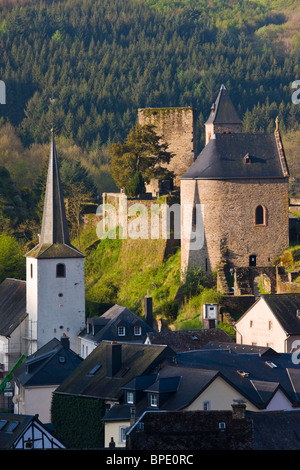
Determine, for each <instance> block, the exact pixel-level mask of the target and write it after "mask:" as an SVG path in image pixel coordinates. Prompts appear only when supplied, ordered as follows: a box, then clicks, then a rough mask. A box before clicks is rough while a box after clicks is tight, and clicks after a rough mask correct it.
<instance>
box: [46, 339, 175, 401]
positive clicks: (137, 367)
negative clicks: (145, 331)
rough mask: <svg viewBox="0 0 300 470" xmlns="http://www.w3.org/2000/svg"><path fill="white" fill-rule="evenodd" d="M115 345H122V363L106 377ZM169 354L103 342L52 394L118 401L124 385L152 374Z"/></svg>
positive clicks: (165, 349)
mask: <svg viewBox="0 0 300 470" xmlns="http://www.w3.org/2000/svg"><path fill="white" fill-rule="evenodd" d="M114 345H121V362H120V367H119V368H118V370H117V371H116V373H115V374H114V375H113V377H109V373H108V365H107V359H108V357H109V355H110V351H111V348H112V347H114ZM172 354H174V352H173V351H172V350H171V349H170V348H169V347H167V346H159V345H155V346H151V345H143V344H134V343H117V342H109V341H102V342H101V343H100V344H99V345H98V346H97V347H96V348H95V349H94V350H93V351H92V352H91V354H89V355H88V356H87V357H86V359H84V361H83V362H82V363H81V364H80V365H79V366H78V367H77V368H76V369H75V370H74V372H73V373H72V374H70V375H69V377H68V378H67V379H66V380H65V381H64V382H63V383H62V384H61V385H60V386H59V387H58V388H57V389H56V391H55V392H54V393H58V394H68V395H76V396H78V395H80V396H84V397H93V398H100V399H104V400H105V399H109V400H118V399H119V398H120V396H122V394H123V391H122V390H121V388H122V387H123V386H124V385H125V384H126V383H128V382H130V381H131V380H132V379H134V378H135V377H136V376H141V375H147V374H149V373H151V371H152V370H153V369H154V368H155V367H156V366H158V364H160V363H161V362H162V361H163V360H164V359H165V358H166V357H167V356H170V355H172Z"/></svg>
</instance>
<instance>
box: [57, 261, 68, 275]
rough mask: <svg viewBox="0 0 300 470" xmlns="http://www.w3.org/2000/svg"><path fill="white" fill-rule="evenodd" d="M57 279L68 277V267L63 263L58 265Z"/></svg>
mask: <svg viewBox="0 0 300 470" xmlns="http://www.w3.org/2000/svg"><path fill="white" fill-rule="evenodd" d="M56 277H66V266H65V265H64V264H62V263H59V264H57V265H56Z"/></svg>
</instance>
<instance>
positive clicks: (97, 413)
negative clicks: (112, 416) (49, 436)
mask: <svg viewBox="0 0 300 470" xmlns="http://www.w3.org/2000/svg"><path fill="white" fill-rule="evenodd" d="M104 412H105V406H104V402H103V401H102V400H99V399H94V398H82V397H76V396H69V395H59V394H54V395H53V398H52V405H51V422H52V424H53V426H54V429H55V432H56V435H57V437H58V438H59V439H61V441H62V442H63V443H64V444H65V446H66V447H67V448H68V449H99V448H103V447H104V424H103V421H102V418H103V416H104Z"/></svg>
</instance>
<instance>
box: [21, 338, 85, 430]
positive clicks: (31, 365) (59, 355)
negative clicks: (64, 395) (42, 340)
mask: <svg viewBox="0 0 300 470" xmlns="http://www.w3.org/2000/svg"><path fill="white" fill-rule="evenodd" d="M82 360H83V359H82V358H81V357H80V356H79V355H78V354H76V353H74V352H73V351H72V350H71V349H70V341H69V338H68V337H67V336H63V337H62V338H61V340H60V341H59V340H58V339H56V338H53V339H52V340H51V341H49V342H48V343H47V344H45V345H44V346H42V347H41V348H40V349H39V350H38V351H36V352H35V353H34V354H32V355H31V356H29V357H28V358H27V359H26V360H25V361H24V362H23V363H22V364H21V365H20V366H19V367H18V368H17V369H16V370H15V372H14V373H13V378H14V382H15V393H14V397H13V402H14V411H15V413H17V414H24V415H26V414H29V415H31V414H33V413H38V414H39V416H40V418H41V420H42V421H43V422H44V423H49V422H50V421H51V417H50V408H51V400H52V393H53V392H54V390H55V389H56V388H57V387H58V386H59V385H60V384H61V383H62V382H63V381H64V380H65V379H66V378H67V377H68V376H69V374H71V373H72V372H73V371H74V370H75V369H76V368H77V367H78V366H79V364H80V363H81V362H82Z"/></svg>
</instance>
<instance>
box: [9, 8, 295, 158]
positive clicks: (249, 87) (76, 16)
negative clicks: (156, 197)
mask: <svg viewBox="0 0 300 470" xmlns="http://www.w3.org/2000/svg"><path fill="white" fill-rule="evenodd" d="M280 4H281V6H280ZM297 4H298V6H299V2H293V1H285V2H279V1H277V2H275V1H273V2H266V1H261V0H257V1H256V2H254V1H251V0H243V1H242V0H231V1H229V2H222V1H220V0H210V1H204V0H194V1H193V0H185V1H184V0H178V1H175V0H174V1H173V0H159V1H155V0H114V1H111V0H93V1H92V0H66V1H61V2H51V1H47V2H44V1H40V0H30V1H28V0H25V1H22V5H21V6H20V3H19V2H18V1H16V2H9V1H7V2H6V1H2V3H1V7H0V50H1V56H0V78H1V79H2V80H4V81H5V83H6V87H7V104H6V105H5V106H1V107H0V112H1V116H2V117H3V118H4V119H5V120H6V119H8V120H9V121H10V122H11V123H12V124H13V125H14V126H16V127H17V128H18V130H19V132H20V135H21V138H22V140H23V142H24V144H25V145H30V144H32V143H33V142H34V143H44V142H47V141H48V140H49V128H50V126H51V125H52V123H53V122H54V124H55V127H56V129H57V132H58V133H59V135H63V136H65V137H67V138H70V139H72V140H73V141H74V142H75V143H76V144H77V145H79V146H80V147H82V148H84V149H89V150H90V149H93V148H95V147H96V148H99V146H101V145H105V144H107V143H108V142H110V141H114V140H118V139H121V138H123V137H124V136H125V135H126V134H127V133H128V131H129V129H130V128H131V126H132V125H133V123H134V122H135V120H136V113H137V109H138V108H139V107H147V106H151V107H157V106H160V107H161V106H193V107H195V108H196V109H197V111H198V116H199V126H200V129H201V128H202V124H203V120H204V119H205V118H206V117H207V115H208V113H209V108H210V105H211V103H212V100H213V99H214V98H215V96H216V93H217V91H218V89H219V87H220V85H221V84H222V83H224V84H225V85H226V86H227V87H228V89H229V90H230V93H231V97H232V99H233V101H234V103H235V104H236V106H237V108H238V111H239V113H240V115H241V116H245V129H246V130H248V129H249V130H250V129H251V130H261V129H268V128H273V126H274V119H275V117H276V115H277V113H278V109H279V113H280V117H282V126H283V129H285V128H286V127H288V128H291V127H293V126H295V125H296V124H297V123H298V121H299V116H300V110H299V107H298V108H297V107H296V106H295V105H294V106H293V105H292V103H291V94H292V90H291V83H292V81H294V80H296V79H297V78H299V77H298V75H300V73H299V57H300V51H299V47H298V46H299V43H300V32H299V27H298V24H299V16H298V17H295V15H296V14H297V11H296V10H295V8H296V6H297ZM283 5H284V11H283V10H281V9H280V8H283ZM298 14H299V12H298ZM295 18H296V19H295ZM297 20H298V21H297ZM288 22H289V23H288ZM287 25H289V26H288V27H287ZM295 25H296V26H295ZM293 28H294V30H293ZM291 32H292V35H291ZM53 100H55V101H53ZM202 142H203V140H202Z"/></svg>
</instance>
